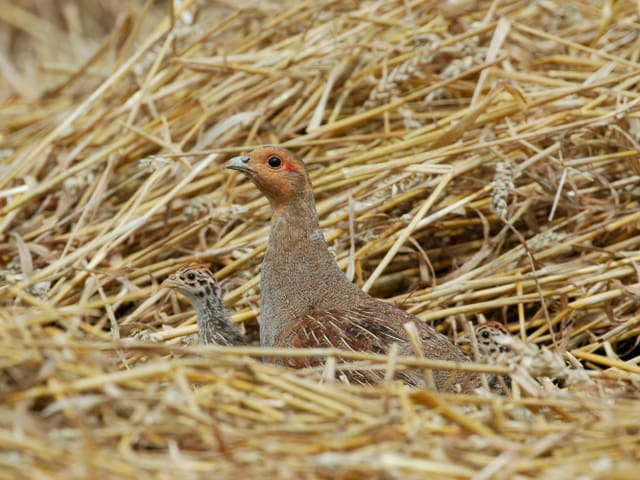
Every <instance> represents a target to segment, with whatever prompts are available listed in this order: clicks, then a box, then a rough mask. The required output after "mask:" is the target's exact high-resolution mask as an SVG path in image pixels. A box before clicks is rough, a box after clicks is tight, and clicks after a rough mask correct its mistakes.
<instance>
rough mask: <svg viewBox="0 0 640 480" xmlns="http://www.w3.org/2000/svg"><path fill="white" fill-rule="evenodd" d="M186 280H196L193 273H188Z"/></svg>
mask: <svg viewBox="0 0 640 480" xmlns="http://www.w3.org/2000/svg"><path fill="white" fill-rule="evenodd" d="M187 278H188V279H189V280H195V279H196V274H195V273H193V272H189V273H188V274H187Z"/></svg>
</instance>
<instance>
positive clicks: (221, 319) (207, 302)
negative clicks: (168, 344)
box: [161, 263, 246, 345]
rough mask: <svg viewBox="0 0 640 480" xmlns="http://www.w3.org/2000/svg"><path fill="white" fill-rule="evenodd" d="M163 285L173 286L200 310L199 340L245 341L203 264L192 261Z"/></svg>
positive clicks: (216, 285) (230, 343) (230, 342)
mask: <svg viewBox="0 0 640 480" xmlns="http://www.w3.org/2000/svg"><path fill="white" fill-rule="evenodd" d="M161 287H163V288H172V289H175V290H177V291H178V292H179V293H181V294H182V295H184V296H185V297H187V298H188V299H189V300H190V301H191V304H192V305H193V306H194V308H195V309H196V312H197V313H198V338H199V340H200V343H203V344H209V343H214V344H218V345H237V344H243V343H246V340H245V338H244V336H243V335H242V334H241V333H240V332H238V331H237V330H236V328H235V326H233V324H232V323H231V320H230V318H229V315H228V313H227V310H226V308H225V306H224V302H223V301H222V291H221V290H220V286H219V285H218V282H216V279H215V277H214V276H213V273H211V271H210V270H209V269H208V268H207V267H206V266H204V265H201V264H197V263H194V264H191V265H187V266H186V267H182V268H181V269H179V270H178V271H177V272H175V273H174V274H172V275H169V277H167V279H166V280H165V281H164V282H162V284H161Z"/></svg>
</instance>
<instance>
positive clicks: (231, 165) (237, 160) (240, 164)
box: [224, 155, 252, 172]
mask: <svg viewBox="0 0 640 480" xmlns="http://www.w3.org/2000/svg"><path fill="white" fill-rule="evenodd" d="M249 160H251V157H250V156H249V155H239V156H237V157H233V158H232V159H231V160H229V161H228V162H227V163H225V165H224V166H225V167H227V168H228V169H230V170H237V171H238V172H251V171H252V169H251V167H250V166H249V165H247V162H249Z"/></svg>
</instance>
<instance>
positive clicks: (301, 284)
mask: <svg viewBox="0 0 640 480" xmlns="http://www.w3.org/2000/svg"><path fill="white" fill-rule="evenodd" d="M274 157H275V158H276V159H278V160H279V162H278V161H275V160H273V158H274ZM270 163H273V164H274V165H276V164H278V165H277V166H272V165H270ZM227 166H228V167H229V168H231V169H234V170H239V171H241V172H243V173H245V174H247V175H248V176H249V178H250V179H251V180H252V181H253V182H254V183H255V184H256V186H257V187H258V188H259V189H260V190H261V191H262V193H264V195H265V196H266V197H267V199H268V200H269V203H270V204H271V208H272V210H273V215H272V218H271V233H270V236H269V246H268V249H267V252H266V254H265V258H264V262H263V264H262V276H261V295H262V313H261V321H260V344H261V345H263V346H276V347H294V346H299V347H336V348H343V349H350V350H355V351H366V352H380V353H386V352H387V351H388V349H389V347H390V346H391V344H392V343H393V342H397V343H398V344H399V346H400V354H401V355H412V354H413V350H412V348H411V345H410V343H409V339H408V337H407V335H406V333H405V331H404V328H403V325H404V324H405V323H406V322H411V321H412V322H414V323H415V325H416V327H417V329H418V332H419V334H420V337H421V340H422V347H423V351H424V354H425V356H426V357H428V358H434V359H439V360H452V361H457V362H465V361H467V358H466V357H465V356H464V355H463V354H462V352H461V351H460V350H458V349H457V347H455V346H453V345H452V344H451V343H450V342H449V340H448V339H447V338H446V337H445V336H444V335H442V334H440V333H438V332H436V331H435V330H434V329H433V328H432V327H430V326H428V325H426V324H425V323H424V322H421V321H420V320H419V319H417V318H416V317H414V316H413V315H410V314H408V313H406V312H404V311H403V310H400V309H399V308H397V307H395V306H393V305H390V304H387V303H385V302H382V301H380V300H377V299H375V298H372V297H371V296H369V295H368V294H366V293H365V292H363V291H362V290H360V289H359V288H357V287H356V286H355V285H353V284H352V283H351V282H349V281H348V280H347V278H346V277H345V275H344V273H343V272H342V270H340V268H339V267H338V264H337V263H336V261H335V259H334V258H333V256H332V255H331V253H330V252H329V249H328V247H327V244H326V242H325V239H324V236H323V234H322V232H321V230H320V224H319V221H318V214H317V212H316V208H315V202H314V197H313V189H312V186H311V181H310V179H309V175H308V173H307V170H306V167H305V165H304V163H303V162H302V160H300V159H299V158H298V157H297V156H296V155H295V154H294V153H292V152H290V151H288V150H285V149H282V148H278V147H262V148H258V149H256V150H254V151H253V152H251V153H250V154H249V155H248V156H244V157H235V158H234V159H232V160H231V161H230V162H229V163H228V164H227ZM387 332H388V333H387ZM293 363H295V364H296V365H297V363H299V362H293ZM296 365H293V366H296ZM299 366H302V365H299ZM451 375H452V373H450V372H444V371H442V372H434V378H435V380H436V386H438V387H442V386H444V385H451V387H450V389H451V390H456V389H458V388H460V387H461V389H462V390H463V391H470V390H471V388H472V387H475V386H478V385H480V377H479V376H478V375H476V374H470V373H467V374H461V373H453V375H455V379H452V378H451ZM420 378H421V375H419V374H418V373H416V375H415V383H416V384H421V383H423V382H421V381H420ZM450 380H453V381H450ZM456 382H457V383H459V384H460V385H458V386H456V385H455V383H456ZM412 383H413V382H412Z"/></svg>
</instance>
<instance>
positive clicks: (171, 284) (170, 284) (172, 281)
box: [160, 275, 179, 288]
mask: <svg viewBox="0 0 640 480" xmlns="http://www.w3.org/2000/svg"><path fill="white" fill-rule="evenodd" d="M178 286H179V284H178V280H177V279H176V277H174V276H173V275H169V276H168V277H167V278H165V279H164V281H163V282H162V283H161V284H160V288H178Z"/></svg>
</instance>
